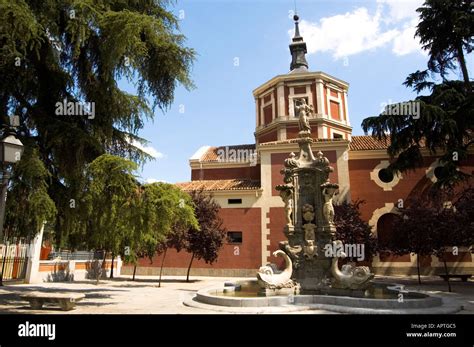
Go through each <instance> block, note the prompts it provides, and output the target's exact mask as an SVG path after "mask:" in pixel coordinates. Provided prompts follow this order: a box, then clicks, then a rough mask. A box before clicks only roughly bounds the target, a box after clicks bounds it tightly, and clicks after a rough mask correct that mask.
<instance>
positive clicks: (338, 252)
mask: <svg viewBox="0 0 474 347" xmlns="http://www.w3.org/2000/svg"><path fill="white" fill-rule="evenodd" d="M297 111H298V117H299V127H300V131H299V134H298V136H299V137H298V145H299V153H298V155H296V154H294V153H291V154H290V155H289V157H288V158H287V159H285V162H284V169H283V170H282V171H281V172H282V174H283V176H284V177H283V181H284V184H282V185H278V186H277V187H276V189H277V190H278V191H279V192H280V196H281V198H282V200H283V202H284V206H285V217H286V225H285V227H284V233H285V235H286V238H287V240H284V241H281V242H280V243H279V248H280V249H278V250H275V251H274V252H273V255H274V256H277V257H282V258H283V259H284V261H285V267H284V269H283V270H279V269H278V268H277V266H276V265H275V264H268V265H266V266H262V267H261V268H260V269H259V271H258V272H257V280H256V281H255V280H253V281H252V280H249V281H237V282H226V283H225V284H224V287H222V285H219V286H213V287H209V288H204V289H201V290H199V291H198V292H197V293H196V295H195V296H194V297H193V298H192V299H189V300H186V301H184V304H185V305H187V306H191V307H197V308H204V309H212V310H216V311H223V312H229V311H230V312H261V313H265V312H289V311H301V310H312V309H325V310H330V311H335V312H342V313H453V312H457V311H458V310H459V309H460V307H458V306H451V307H449V306H446V307H445V306H443V301H442V300H441V298H439V297H432V296H428V295H426V294H422V293H417V292H408V291H406V290H405V289H404V287H403V286H401V285H397V284H387V283H377V282H373V281H372V279H373V277H374V275H373V274H372V273H371V272H370V269H369V268H368V267H366V266H353V265H350V264H344V265H343V266H342V267H341V269H339V265H338V262H339V259H340V258H344V257H345V256H346V254H345V253H344V251H343V247H342V246H343V244H342V241H341V240H337V239H336V227H335V225H334V208H333V202H332V199H333V197H334V195H335V194H336V193H337V191H338V188H339V186H338V185H337V184H336V183H331V182H330V181H329V174H330V172H332V171H333V169H332V168H331V166H330V165H329V160H328V159H327V158H326V157H324V154H323V153H322V152H320V151H318V152H317V153H316V156H315V155H314V154H313V151H312V150H311V143H312V142H313V140H312V138H311V128H310V126H309V121H308V115H309V114H311V113H313V109H312V107H310V106H308V105H307V104H306V101H305V100H304V99H301V100H300V105H299V106H297ZM328 249H330V250H332V252H327V250H328Z"/></svg>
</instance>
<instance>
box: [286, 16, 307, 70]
mask: <svg viewBox="0 0 474 347" xmlns="http://www.w3.org/2000/svg"><path fill="white" fill-rule="evenodd" d="M293 19H294V21H295V36H294V37H293V39H292V43H290V52H291V65H290V70H291V71H290V72H306V71H308V62H307V61H306V57H305V54H306V52H307V50H306V42H304V41H303V37H302V36H301V35H300V27H299V22H298V20H299V19H300V18H299V17H298V15H297V14H295V15H294V16H293Z"/></svg>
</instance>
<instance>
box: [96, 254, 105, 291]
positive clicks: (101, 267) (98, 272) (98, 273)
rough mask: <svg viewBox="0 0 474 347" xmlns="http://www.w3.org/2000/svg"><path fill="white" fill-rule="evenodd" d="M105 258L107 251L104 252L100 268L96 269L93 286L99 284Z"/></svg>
mask: <svg viewBox="0 0 474 347" xmlns="http://www.w3.org/2000/svg"><path fill="white" fill-rule="evenodd" d="M105 257H107V251H106V250H104V258H103V259H102V264H100V268H98V269H97V274H96V275H97V279H96V282H95V284H99V279H100V277H101V276H102V271H103V269H105Z"/></svg>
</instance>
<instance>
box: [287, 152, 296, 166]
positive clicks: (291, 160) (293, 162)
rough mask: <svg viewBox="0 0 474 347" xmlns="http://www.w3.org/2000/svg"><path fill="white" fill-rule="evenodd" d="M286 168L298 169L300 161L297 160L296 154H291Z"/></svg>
mask: <svg viewBox="0 0 474 347" xmlns="http://www.w3.org/2000/svg"><path fill="white" fill-rule="evenodd" d="M285 167H287V168H293V167H298V160H296V154H295V153H293V152H291V153H290V157H289V158H287V159H285Z"/></svg>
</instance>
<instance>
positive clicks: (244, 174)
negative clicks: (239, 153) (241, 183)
mask: <svg viewBox="0 0 474 347" xmlns="http://www.w3.org/2000/svg"><path fill="white" fill-rule="evenodd" d="M234 178H248V179H254V180H259V179H260V164H258V165H255V166H243V167H233V168H222V169H202V170H201V169H193V170H191V180H192V181H197V180H225V179H234Z"/></svg>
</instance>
